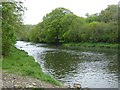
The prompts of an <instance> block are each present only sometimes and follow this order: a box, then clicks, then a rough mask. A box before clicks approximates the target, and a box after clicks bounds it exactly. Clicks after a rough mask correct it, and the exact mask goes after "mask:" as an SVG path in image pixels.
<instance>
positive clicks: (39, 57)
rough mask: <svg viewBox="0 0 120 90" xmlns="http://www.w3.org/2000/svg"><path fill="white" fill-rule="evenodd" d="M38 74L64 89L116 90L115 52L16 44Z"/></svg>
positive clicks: (20, 42) (116, 58) (19, 42)
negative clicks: (38, 69)
mask: <svg viewBox="0 0 120 90" xmlns="http://www.w3.org/2000/svg"><path fill="white" fill-rule="evenodd" d="M16 47H17V48H19V49H22V50H25V51H26V52H28V54H29V55H31V56H33V57H34V58H35V60H36V62H38V63H39V64H40V65H41V67H42V70H43V71H44V72H45V73H47V74H49V75H51V76H53V77H54V78H56V79H58V80H60V81H61V82H63V83H65V84H67V85H71V86H72V85H73V84H74V83H80V84H81V86H82V87H83V88H84V87H89V88H118V65H117V61H118V52H117V50H114V49H102V48H80V47H73V46H72V47H69V48H68V47H63V46H53V45H47V44H42V43H40V44H33V43H30V42H23V41H17V43H16Z"/></svg>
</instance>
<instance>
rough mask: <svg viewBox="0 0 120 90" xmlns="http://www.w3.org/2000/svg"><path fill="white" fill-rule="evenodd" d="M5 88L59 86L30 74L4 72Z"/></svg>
mask: <svg viewBox="0 0 120 90" xmlns="http://www.w3.org/2000/svg"><path fill="white" fill-rule="evenodd" d="M2 81H3V88H59V87H58V86H55V85H52V84H49V83H46V82H43V81H40V80H38V79H35V78H31V77H28V76H20V75H16V74H10V73H6V72H3V73H2Z"/></svg>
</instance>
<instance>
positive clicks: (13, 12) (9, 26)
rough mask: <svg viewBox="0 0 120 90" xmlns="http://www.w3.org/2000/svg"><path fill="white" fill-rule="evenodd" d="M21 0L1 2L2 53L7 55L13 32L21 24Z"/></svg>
mask: <svg viewBox="0 0 120 90" xmlns="http://www.w3.org/2000/svg"><path fill="white" fill-rule="evenodd" d="M22 12H23V7H22V2H3V3H2V55H8V54H9V50H10V47H11V46H12V45H13V44H14V43H15V40H16V38H15V34H14V33H15V32H16V31H17V30H18V29H19V28H20V25H21V14H22Z"/></svg>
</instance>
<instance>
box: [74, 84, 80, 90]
mask: <svg viewBox="0 0 120 90" xmlns="http://www.w3.org/2000/svg"><path fill="white" fill-rule="evenodd" d="M73 87H74V88H77V89H81V84H79V83H74V85H73Z"/></svg>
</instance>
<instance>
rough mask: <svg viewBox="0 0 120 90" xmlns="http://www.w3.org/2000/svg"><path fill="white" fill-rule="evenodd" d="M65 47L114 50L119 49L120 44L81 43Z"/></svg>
mask: <svg viewBox="0 0 120 90" xmlns="http://www.w3.org/2000/svg"><path fill="white" fill-rule="evenodd" d="M63 45H64V46H67V47H69V46H80V47H97V48H113V49H118V44H110V43H90V42H81V43H64V44H63Z"/></svg>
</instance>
